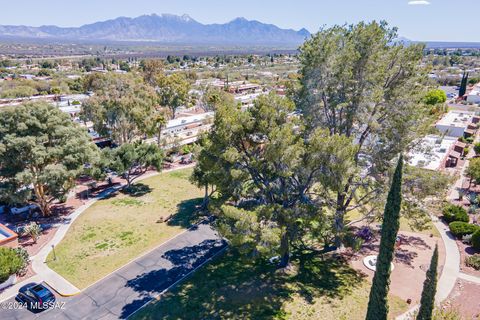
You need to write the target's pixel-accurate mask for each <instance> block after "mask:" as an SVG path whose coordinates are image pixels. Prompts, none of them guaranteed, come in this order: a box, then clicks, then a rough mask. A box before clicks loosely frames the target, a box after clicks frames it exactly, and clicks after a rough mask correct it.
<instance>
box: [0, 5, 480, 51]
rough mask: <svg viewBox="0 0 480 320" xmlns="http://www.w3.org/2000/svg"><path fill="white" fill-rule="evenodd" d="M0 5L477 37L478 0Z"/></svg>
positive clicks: (44, 12)
mask: <svg viewBox="0 0 480 320" xmlns="http://www.w3.org/2000/svg"><path fill="white" fill-rule="evenodd" d="M409 2H413V3H416V4H409ZM1 8H2V9H1V10H0V24H23V25H31V26H39V25H44V24H49V25H59V26H79V25H82V24H85V23H91V22H95V21H99V20H106V19H111V18H116V17H118V16H127V17H135V16H139V15H142V14H150V13H157V14H160V13H172V14H184V13H186V14H188V15H190V16H191V17H192V18H194V19H195V20H197V21H199V22H202V23H214V22H217V23H223V22H227V21H230V20H232V19H233V18H235V17H239V16H241V17H245V18H247V19H250V20H251V19H255V20H259V21H262V22H266V23H273V24H276V25H278V26H279V27H282V28H294V29H300V28H302V27H305V28H307V29H308V30H309V31H311V32H314V31H317V30H318V29H319V27H321V26H322V25H325V26H331V25H334V24H343V23H345V22H347V23H354V22H358V21H361V20H373V19H375V20H380V19H384V20H387V21H388V22H389V23H390V25H393V26H397V27H398V28H399V33H400V35H401V36H404V37H407V38H410V39H412V40H424V41H427V40H430V41H432V40H435V41H442V40H443V41H476V42H480V32H478V30H477V26H478V21H479V18H478V15H479V13H480V0H416V1H409V0H288V1H286V0H235V1H230V0H168V1H166V0H129V1H127V0H75V1H73V0H14V1H13V0H8V1H7V0H3V1H2V4H1Z"/></svg>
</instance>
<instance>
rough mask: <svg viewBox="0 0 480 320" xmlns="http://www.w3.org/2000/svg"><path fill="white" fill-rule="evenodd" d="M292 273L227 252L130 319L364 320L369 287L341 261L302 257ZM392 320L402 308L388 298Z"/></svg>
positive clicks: (295, 262)
mask: <svg viewBox="0 0 480 320" xmlns="http://www.w3.org/2000/svg"><path fill="white" fill-rule="evenodd" d="M293 264H294V271H292V272H288V273H281V272H279V271H276V270H275V267H274V266H272V265H269V264H267V263H260V262H256V263H255V262H252V261H249V260H244V259H242V258H241V257H240V256H239V255H238V254H235V253H233V252H227V253H225V254H224V255H223V256H221V257H218V258H216V259H215V260H214V261H212V262H211V263H209V264H207V265H205V266H204V267H202V268H201V269H199V270H197V271H196V272H195V273H194V274H193V275H192V276H191V277H189V278H188V279H187V280H185V281H184V282H182V283H180V284H179V285H178V286H176V287H174V288H173V289H172V290H171V291H169V292H167V293H166V294H164V295H163V296H162V297H161V298H160V299H159V300H158V301H156V302H155V303H152V304H150V305H148V306H147V307H146V308H144V309H141V310H140V311H139V312H138V313H137V314H135V316H133V319H136V320H138V319H143V320H147V319H295V320H296V319H298V320H300V319H301V320H309V319H312V320H313V319H324V320H329V319H332V320H338V319H345V320H347V319H348V320H356V319H358V320H360V319H365V314H366V309H367V304H368V295H369V292H370V283H369V282H368V281H367V280H365V278H364V277H363V276H362V275H361V274H359V273H357V272H356V271H355V270H354V269H352V268H351V267H349V266H348V263H346V262H345V261H342V260H339V259H335V258H324V259H322V258H321V257H320V256H304V257H303V259H296V260H294V262H293ZM389 301H390V315H391V318H393V317H394V316H395V315H399V314H401V313H402V312H404V311H406V310H407V309H408V305H407V304H406V303H405V302H403V301H402V300H401V299H400V298H397V297H394V296H391V297H390V299H389Z"/></svg>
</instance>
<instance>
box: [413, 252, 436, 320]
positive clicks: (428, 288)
mask: <svg viewBox="0 0 480 320" xmlns="http://www.w3.org/2000/svg"><path fill="white" fill-rule="evenodd" d="M437 267H438V245H435V250H434V251H433V255H432V260H431V261H430V268H429V269H428V271H427V277H426V279H425V282H423V291H422V298H421V300H420V309H419V310H418V315H417V320H431V319H432V313H433V307H434V305H435V293H436V292H437Z"/></svg>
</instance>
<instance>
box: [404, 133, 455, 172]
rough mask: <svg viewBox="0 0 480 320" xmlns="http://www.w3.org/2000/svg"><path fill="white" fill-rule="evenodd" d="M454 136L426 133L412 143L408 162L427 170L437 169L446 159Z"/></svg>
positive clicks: (453, 141) (453, 142)
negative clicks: (426, 134)
mask: <svg viewBox="0 0 480 320" xmlns="http://www.w3.org/2000/svg"><path fill="white" fill-rule="evenodd" d="M456 141H457V138H455V137H447V136H446V137H442V136H438V135H428V136H426V137H424V138H422V139H419V140H417V141H415V142H414V143H413V148H412V149H411V150H410V152H409V153H408V156H407V160H408V164H410V165H412V166H415V167H419V168H424V169H428V170H438V169H439V168H440V167H441V166H442V163H443V162H444V161H445V160H446V158H447V156H448V153H449V151H450V149H451V148H452V146H453V145H454V144H455V142H456Z"/></svg>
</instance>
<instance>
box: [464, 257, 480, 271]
mask: <svg viewBox="0 0 480 320" xmlns="http://www.w3.org/2000/svg"><path fill="white" fill-rule="evenodd" d="M465 264H466V265H467V266H468V267H472V268H474V269H475V270H480V254H474V255H473V256H471V257H468V258H466V259H465Z"/></svg>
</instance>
